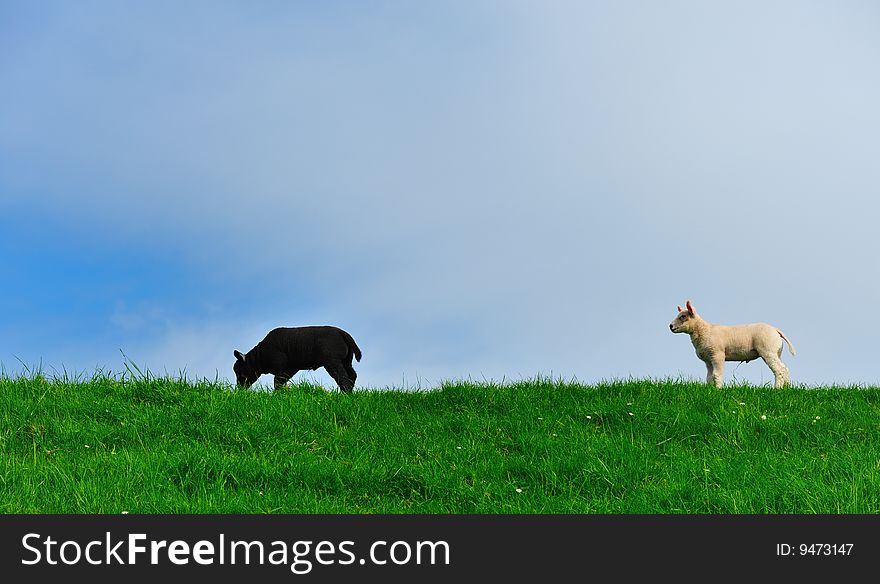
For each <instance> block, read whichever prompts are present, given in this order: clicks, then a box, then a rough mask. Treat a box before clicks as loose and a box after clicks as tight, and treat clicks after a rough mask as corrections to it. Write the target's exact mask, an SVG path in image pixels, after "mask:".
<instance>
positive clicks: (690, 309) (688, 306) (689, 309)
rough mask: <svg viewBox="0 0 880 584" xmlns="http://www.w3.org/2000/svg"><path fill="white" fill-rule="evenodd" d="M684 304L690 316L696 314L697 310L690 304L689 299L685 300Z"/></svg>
mask: <svg viewBox="0 0 880 584" xmlns="http://www.w3.org/2000/svg"><path fill="white" fill-rule="evenodd" d="M685 306H687V309H688V312H690V313H691V316H697V311H696V310H694V307H693V306H692V305H691V301H690V300H688V301H687V304H685Z"/></svg>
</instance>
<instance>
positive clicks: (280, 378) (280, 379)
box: [274, 373, 293, 389]
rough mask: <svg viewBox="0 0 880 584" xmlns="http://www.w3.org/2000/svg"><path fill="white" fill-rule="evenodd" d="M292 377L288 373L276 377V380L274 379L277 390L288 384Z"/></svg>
mask: <svg viewBox="0 0 880 584" xmlns="http://www.w3.org/2000/svg"><path fill="white" fill-rule="evenodd" d="M291 377H293V376H292V375H288V374H286V373H280V374H278V375H276V376H275V379H274V384H275V389H278V388H279V387H281V386H282V385H284V384H285V383H287V380H288V379H290V378H291Z"/></svg>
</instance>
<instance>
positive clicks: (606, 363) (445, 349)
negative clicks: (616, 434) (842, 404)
mask: <svg viewBox="0 0 880 584" xmlns="http://www.w3.org/2000/svg"><path fill="white" fill-rule="evenodd" d="M878 25H880V9H878V7H877V6H876V4H875V3H872V2H855V1H844V2H834V3H831V2H742V3H736V4H729V3H715V2H696V1H694V2H664V3H656V2H616V3H606V2H557V1H550V2H515V1H510V2H500V1H499V2H487V1H468V2H463V1H462V2H457V1H447V2H418V3H413V2H353V3H347V2H321V3H311V2H264V3H259V4H253V3H246V2H195V1H193V2H184V3H180V2H155V3H149V4H144V3H134V2H105V1H92V2H80V3H69V2H51V1H45V2H15V1H9V2H4V3H2V5H0V77H2V79H3V83H2V84H0V261H2V268H3V271H2V273H3V275H4V278H3V280H4V285H3V286H2V287H0V303H2V306H3V307H4V308H5V311H4V315H3V317H2V318H0V362H2V364H3V366H4V368H5V370H6V371H7V372H15V371H19V370H20V368H21V366H22V365H21V363H22V362H23V363H25V364H27V365H29V366H34V365H38V364H42V367H43V369H45V370H46V371H48V372H53V371H59V372H60V371H64V370H67V371H84V372H91V371H94V370H95V369H96V368H99V369H102V370H105V371H120V370H122V369H123V368H124V365H123V357H122V353H125V355H127V356H128V358H130V359H131V360H132V361H134V362H135V363H137V364H138V365H139V366H141V367H146V368H148V369H150V370H151V371H153V372H154V373H164V372H166V371H167V372H169V373H171V374H176V373H178V372H180V371H186V373H187V375H189V376H195V377H209V378H214V377H215V376H219V377H221V378H223V379H232V371H231V367H232V361H233V358H232V350H233V349H236V348H237V349H241V350H248V349H250V348H251V347H252V346H253V345H254V344H255V343H256V342H257V341H259V340H260V339H261V338H262V336H263V335H264V334H265V333H266V332H267V331H268V330H269V329H270V328H273V327H275V326H297V325H306V324H334V325H337V326H341V327H342V328H345V329H346V330H348V331H349V332H351V333H352V335H353V336H354V337H355V339H357V341H358V343H359V344H360V346H361V348H362V349H363V353H364V359H363V361H362V363H360V364H359V365H357V370H358V372H359V379H358V383H359V385H361V386H366V387H385V386H392V385H393V386H418V385H421V386H423V387H424V386H433V385H435V384H437V383H439V382H440V381H441V380H443V379H458V378H473V379H482V378H487V379H496V380H501V379H520V378H523V377H531V376H534V375H537V374H542V375H553V376H561V377H565V378H571V377H577V378H578V379H580V380H583V381H595V380H600V379H609V378H616V377H628V376H635V377H647V376H650V377H667V376H679V375H684V376H687V377H695V378H700V379H701V378H703V376H704V374H705V373H704V368H703V366H702V364H701V363H700V362H699V361H698V360H697V358H696V357H695V355H694V353H693V349H692V347H691V345H690V342H689V340H688V339H687V338H686V337H684V336H682V335H672V334H671V333H670V332H669V330H668V328H667V325H668V323H669V321H671V319H672V318H673V317H674V316H675V307H676V305H677V304H683V303H684V301H685V300H686V299H691V300H693V302H694V304H695V305H696V307H697V308H698V310H699V311H700V312H701V313H702V314H703V316H704V317H705V318H706V319H707V320H709V321H712V322H721V323H725V324H735V323H740V322H755V321H767V322H771V323H773V324H775V325H777V326H779V327H780V328H782V329H783V330H784V331H785V332H786V334H787V336H788V337H789V338H790V339H791V340H792V341H793V342H794V344H795V346H796V347H797V349H798V355H797V356H796V357H791V356H784V357H783V358H784V360H785V361H786V362H787V363H788V364H789V366H790V368H791V370H792V378H793V380H794V381H795V382H802V383H808V384H819V383H832V382H837V383H873V384H876V383H880V367H878V366H877V365H876V358H875V355H874V353H875V349H876V346H877V345H876V333H875V331H877V330H880V310H878V308H877V298H878V293H880V271H878V270H877V261H876V250H877V244H876V239H875V237H874V236H873V232H874V231H875V229H876V220H877V217H878V216H880V213H878V212H880V208H878V205H880V204H878V202H877V201H878V197H877V195H878V192H877V188H878V184H880V166H878V165H877V162H876V161H877V159H878V154H880V151H878V136H880V108H877V105H876V104H877V103H880V69H878V68H877V63H878V62H880V37H878V36H877V35H876V31H877V27H878ZM734 375H735V376H736V378H737V379H743V380H749V381H755V382H769V381H770V380H771V375H770V373H769V370H768V369H766V367H765V366H764V365H763V364H762V363H760V362H753V363H749V364H744V365H740V366H736V365H735V364H729V366H728V371H727V379H731V378H732V377H733V376H734ZM306 377H307V378H308V377H311V378H313V379H315V380H316V381H319V382H321V383H327V384H330V383H332V382H331V380H330V379H329V376H327V375H326V374H325V373H324V372H323V371H318V372H315V373H312V374H307V375H306ZM264 382H265V383H270V380H269V379H268V378H267V379H265V380H264Z"/></svg>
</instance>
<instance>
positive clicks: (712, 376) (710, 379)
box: [706, 361, 715, 385]
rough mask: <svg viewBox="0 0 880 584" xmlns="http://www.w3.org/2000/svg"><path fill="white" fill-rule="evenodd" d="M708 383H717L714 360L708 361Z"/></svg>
mask: <svg viewBox="0 0 880 584" xmlns="http://www.w3.org/2000/svg"><path fill="white" fill-rule="evenodd" d="M706 383H708V384H710V385H711V384H713V383H715V376H714V375H713V373H712V362H711V361H706Z"/></svg>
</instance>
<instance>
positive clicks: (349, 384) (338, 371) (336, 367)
mask: <svg viewBox="0 0 880 584" xmlns="http://www.w3.org/2000/svg"><path fill="white" fill-rule="evenodd" d="M324 369H325V370H326V371H327V373H329V374H330V377H332V378H333V380H334V381H335V382H336V385H338V386H339V389H341V390H342V391H344V392H346V393H351V390H352V388H353V387H354V380H353V379H351V378H350V377H349V376H348V372H347V371H346V370H345V365H343V364H342V363H332V364H330V363H328V364H327V365H324Z"/></svg>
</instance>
